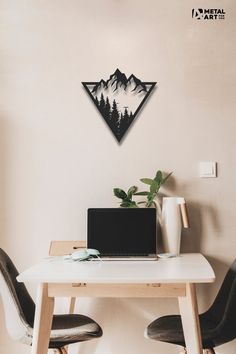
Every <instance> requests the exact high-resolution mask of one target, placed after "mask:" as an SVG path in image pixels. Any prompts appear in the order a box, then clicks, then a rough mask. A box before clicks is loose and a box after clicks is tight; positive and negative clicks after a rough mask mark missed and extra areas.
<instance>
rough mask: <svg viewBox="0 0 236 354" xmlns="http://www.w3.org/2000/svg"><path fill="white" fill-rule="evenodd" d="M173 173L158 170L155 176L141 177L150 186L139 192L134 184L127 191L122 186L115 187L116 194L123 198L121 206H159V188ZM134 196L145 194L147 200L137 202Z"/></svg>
mask: <svg viewBox="0 0 236 354" xmlns="http://www.w3.org/2000/svg"><path fill="white" fill-rule="evenodd" d="M171 175H172V172H171V173H169V174H167V175H164V173H163V172H162V171H160V170H158V171H157V173H156V175H155V177H154V178H141V179H140V181H141V182H143V183H144V184H146V185H148V186H149V190H148V191H142V192H138V188H137V187H136V186H132V187H130V188H129V189H128V191H127V192H125V191H124V190H123V189H121V188H114V189H113V192H114V195H115V196H116V197H117V198H119V199H121V202H120V207H122V208H139V205H142V204H145V207H147V208H150V207H153V206H154V207H155V208H158V207H159V204H158V203H157V200H155V199H156V197H157V195H158V192H159V189H160V188H161V186H162V185H163V184H164V183H165V182H166V181H167V179H168V178H169V177H170V176H171ZM133 196H144V197H146V200H144V201H139V202H136V201H134V200H133Z"/></svg>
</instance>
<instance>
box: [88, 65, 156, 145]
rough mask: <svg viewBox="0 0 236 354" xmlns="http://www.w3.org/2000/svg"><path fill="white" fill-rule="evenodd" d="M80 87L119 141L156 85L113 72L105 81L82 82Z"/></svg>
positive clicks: (118, 71)
mask: <svg viewBox="0 0 236 354" xmlns="http://www.w3.org/2000/svg"><path fill="white" fill-rule="evenodd" d="M82 85H83V86H84V88H85V90H86V91H87V93H88V94H89V97H90V98H91V99H92V101H93V103H94V104H95V106H96V107H97V109H98V111H99V112H100V114H101V115H102V117H103V119H104V120H105V122H106V123H107V125H108V126H109V128H110V129H111V131H112V133H113V134H114V136H115V138H116V139H117V141H118V142H120V141H121V139H122V138H123V136H124V135H125V133H126V131H127V130H128V129H129V127H130V125H131V123H132V122H133V121H134V119H135V118H136V116H137V115H138V113H139V112H140V110H141V108H142V107H143V105H144V103H145V102H146V101H147V99H148V97H149V96H150V94H151V92H152V90H153V89H154V87H155V85H156V82H143V81H141V80H140V79H138V78H137V77H136V76H135V75H133V74H132V75H130V76H129V77H128V78H127V77H126V75H125V74H124V73H122V72H121V71H120V70H119V69H117V70H116V71H115V72H114V74H112V75H110V78H109V79H108V80H104V79H101V80H100V81H98V82H82Z"/></svg>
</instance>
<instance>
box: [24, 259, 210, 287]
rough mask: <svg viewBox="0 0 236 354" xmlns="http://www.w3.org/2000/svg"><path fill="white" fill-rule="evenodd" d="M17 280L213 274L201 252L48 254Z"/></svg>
mask: <svg viewBox="0 0 236 354" xmlns="http://www.w3.org/2000/svg"><path fill="white" fill-rule="evenodd" d="M17 280H18V281H20V282H36V283H77V282H81V283H101V284H103V283H106V284H109V283H110V284H119V283H129V284H132V283H140V284H142V283H187V282H190V283H209V282H213V281H214V280H215V274H214V271H213V269H212V267H211V265H210V264H209V263H208V261H207V260H206V258H205V257H204V256H203V255H201V254H200V253H186V254H181V255H180V256H179V257H174V258H168V259H158V260H156V261H87V262H74V261H72V262H68V261H64V260H63V258H62V257H50V258H47V259H43V260H42V261H41V262H40V263H38V264H36V265H34V266H32V267H31V268H29V269H27V270H25V271H24V272H22V273H21V274H20V275H19V276H18V277H17Z"/></svg>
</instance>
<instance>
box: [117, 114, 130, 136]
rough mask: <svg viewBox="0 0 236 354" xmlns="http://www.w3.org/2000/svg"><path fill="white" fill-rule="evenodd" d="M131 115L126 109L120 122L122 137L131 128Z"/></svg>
mask: <svg viewBox="0 0 236 354" xmlns="http://www.w3.org/2000/svg"><path fill="white" fill-rule="evenodd" d="M129 118H130V117H129V113H128V110H127V107H125V110H124V114H123V115H122V119H121V120H120V127H119V128H120V129H119V133H120V135H121V136H122V135H123V134H124V133H125V131H126V129H127V127H128V126H129Z"/></svg>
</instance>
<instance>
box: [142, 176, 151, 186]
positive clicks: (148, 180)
mask: <svg viewBox="0 0 236 354" xmlns="http://www.w3.org/2000/svg"><path fill="white" fill-rule="evenodd" d="M140 181H141V182H143V183H145V184H148V185H149V186H150V185H151V184H152V182H153V179H151V178H141V179H140Z"/></svg>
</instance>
